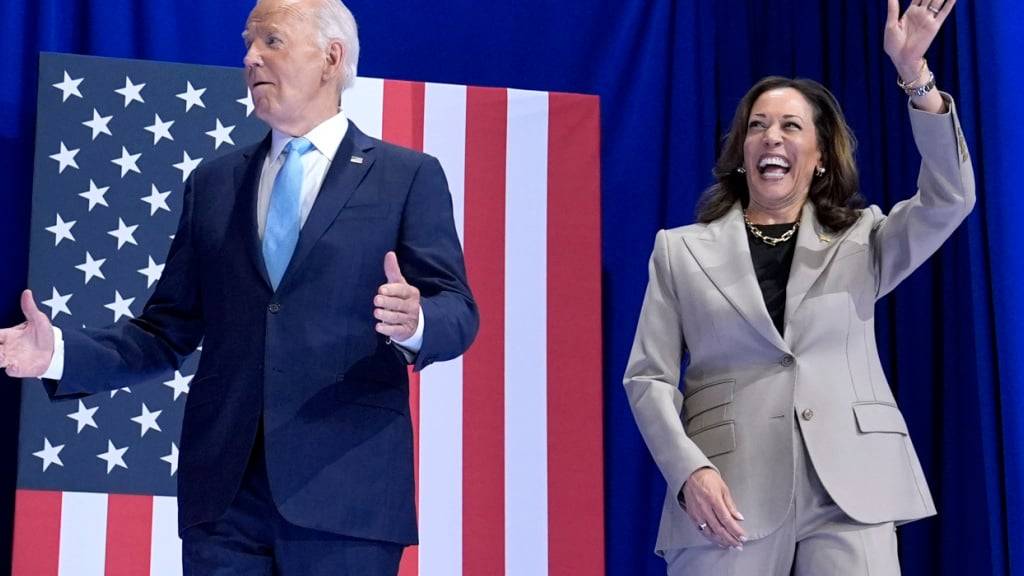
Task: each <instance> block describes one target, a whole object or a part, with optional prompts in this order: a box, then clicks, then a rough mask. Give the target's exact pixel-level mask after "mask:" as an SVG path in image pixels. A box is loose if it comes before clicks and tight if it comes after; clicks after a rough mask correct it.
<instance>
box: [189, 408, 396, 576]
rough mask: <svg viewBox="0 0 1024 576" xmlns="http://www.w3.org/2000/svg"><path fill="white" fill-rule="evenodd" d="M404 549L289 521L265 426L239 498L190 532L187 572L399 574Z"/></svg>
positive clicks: (206, 575) (213, 575) (218, 575)
mask: <svg viewBox="0 0 1024 576" xmlns="http://www.w3.org/2000/svg"><path fill="white" fill-rule="evenodd" d="M338 497H339V498H344V497H345V495H344V494H339V495H338ZM402 548H403V546H402V545H400V544H394V543H391V542H379V541H375V540H361V539H358V538H349V537H345V536H341V535H338V534H333V533H330V532H321V531H319V530H311V529H308V528H303V527H301V526H296V525H295V524H292V523H290V522H288V521H287V520H285V519H284V518H283V517H282V516H281V514H280V513H279V512H278V510H277V507H276V506H275V504H274V502H273V499H272V498H271V495H270V486H269V484H268V481H267V468H266V460H265V457H264V453H263V430H262V427H261V429H260V431H259V433H258V434H257V441H256V445H255V446H254V447H253V451H252V455H251V456H250V457H249V463H248V466H247V468H246V471H245V475H244V477H243V479H242V486H241V488H240V489H239V491H238V494H237V495H236V496H235V499H234V501H233V502H232V504H231V506H230V507H229V508H228V511H227V512H226V513H225V514H224V515H223V516H221V517H220V518H219V519H217V520H215V521H213V522H206V523H203V524H199V525H197V526H192V527H190V528H188V529H187V530H185V533H184V535H183V537H182V561H183V565H184V573H185V576H222V575H223V576H227V575H236V574H245V575H247V576H321V575H324V576H326V575H328V574H329V575H331V576H357V575H358V576H378V575H379V576H394V575H395V574H397V573H398V563H399V561H400V560H401V557H402Z"/></svg>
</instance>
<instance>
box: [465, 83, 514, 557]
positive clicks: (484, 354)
mask: <svg viewBox="0 0 1024 576" xmlns="http://www.w3.org/2000/svg"><path fill="white" fill-rule="evenodd" d="M507 116H508V93H507V92H506V91H505V90H503V89H493V88H475V87H470V88H469V89H468V91H467V94H466V183H465V190H466V198H465V228H464V230H465V252H466V268H467V273H468V275H469V284H470V286H472V287H473V295H474V296H475V297H476V303H477V306H478V307H479V309H480V332H479V334H477V337H476V342H475V343H474V344H473V346H472V347H471V348H470V349H469V351H468V352H466V354H465V356H464V358H463V383H464V392H463V394H464V397H463V406H464V407H463V463H462V468H463V476H462V490H463V492H462V502H463V505H462V518H463V527H462V533H463V570H462V573H463V574H467V575H469V574H472V575H477V574H482V575H491V574H504V573H505V465H504V462H505V162H506V152H505V147H506V137H507V130H508V127H507V120H506V118H507Z"/></svg>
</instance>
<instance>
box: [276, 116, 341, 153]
mask: <svg viewBox="0 0 1024 576" xmlns="http://www.w3.org/2000/svg"><path fill="white" fill-rule="evenodd" d="M347 132H348V118H347V117H346V116H345V113H344V112H342V111H341V110H339V111H338V113H337V114H335V115H334V116H331V117H330V118H328V119H327V120H324V121H323V122H321V123H320V124H318V125H317V126H316V127H314V128H313V129H312V130H310V131H309V132H307V133H306V134H305V135H304V138H306V139H307V140H309V141H310V142H312V143H313V147H314V148H316V149H317V151H319V152H320V153H321V154H323V155H324V156H325V157H326V158H327V161H328V162H333V161H334V154H335V152H337V151H338V146H340V145H341V141H342V140H343V139H344V138H345V134H346V133H347ZM292 139H293V137H292V136H289V135H288V134H285V133H284V132H279V131H277V130H274V131H273V132H272V136H271V141H270V160H271V162H272V163H273V162H276V161H277V157H278V156H280V155H281V151H282V150H284V147H285V146H287V145H288V143H289V142H291V141H292Z"/></svg>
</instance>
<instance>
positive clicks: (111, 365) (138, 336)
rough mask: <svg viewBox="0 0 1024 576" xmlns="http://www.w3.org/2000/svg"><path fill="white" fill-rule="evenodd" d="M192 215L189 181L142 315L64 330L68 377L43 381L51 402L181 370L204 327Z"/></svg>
mask: <svg viewBox="0 0 1024 576" xmlns="http://www.w3.org/2000/svg"><path fill="white" fill-rule="evenodd" d="M194 212H195V196H194V192H193V179H192V178H191V177H190V178H189V180H188V182H187V183H186V184H185V193H184V200H183V206H182V213H181V218H180V220H179V221H178V228H177V230H176V232H175V235H174V240H173V241H172V242H171V248H170V250H169V252H168V254H167V261H166V262H165V264H164V272H163V274H161V277H160V280H159V281H158V282H157V285H156V288H155V289H154V291H153V294H152V296H151V297H150V298H149V300H148V301H147V302H146V307H145V309H144V310H143V312H142V314H140V315H139V316H138V317H137V318H132V319H130V320H127V321H122V322H119V323H117V324H115V325H113V326H110V327H107V328H99V329H96V328H89V329H85V328H83V329H78V330H74V329H66V330H64V331H63V333H64V351H65V355H64V375H63V377H62V378H61V379H60V380H59V381H56V380H43V384H44V386H45V388H46V391H47V392H48V393H49V394H50V396H61V397H77V396H85V395H88V394H94V393H96V392H100V391H103V390H113V389H116V388H122V387H125V386H129V385H133V384H137V383H139V382H141V381H145V380H146V379H148V378H151V377H155V376H157V375H159V374H162V373H164V372H166V371H167V370H169V369H172V368H174V369H176V368H178V367H179V366H180V365H181V361H182V360H183V359H184V357H185V356H187V355H188V354H190V353H192V351H194V350H195V349H196V347H197V346H198V345H199V342H200V341H201V340H202V337H203V322H202V310H201V308H202V302H201V297H200V288H199V274H198V273H197V269H198V265H197V262H196V259H195V254H194V252H193V251H194V248H193V243H192V234H193V222H194Z"/></svg>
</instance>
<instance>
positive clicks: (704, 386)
mask: <svg viewBox="0 0 1024 576" xmlns="http://www.w3.org/2000/svg"><path fill="white" fill-rule="evenodd" d="M944 97H945V98H946V100H947V102H948V103H949V106H950V112H949V113H948V114H942V115H938V114H928V113H925V112H921V111H918V110H915V109H911V111H910V120H911V124H912V126H913V132H914V139H915V141H916V142H917V147H918V150H920V152H921V156H922V164H921V172H920V176H919V178H918V191H917V194H915V195H914V196H913V197H912V198H910V199H907V200H904V201H902V202H900V203H899V204H897V205H896V206H895V207H893V209H892V212H890V214H889V215H888V216H886V215H884V214H883V213H882V211H881V210H880V209H879V208H878V207H877V206H871V207H869V208H867V209H864V210H863V211H862V212H861V215H860V219H859V220H857V222H856V223H855V224H853V225H852V226H851V227H849V228H847V229H846V230H844V231H842V232H840V233H838V234H833V233H831V232H829V231H828V230H826V229H824V228H823V227H822V226H821V224H819V223H818V220H817V219H816V218H815V213H814V208H813V206H812V205H811V203H807V204H806V205H805V206H804V208H803V213H802V216H801V220H800V228H799V231H798V233H797V240H796V242H797V244H796V250H795V254H794V257H793V265H792V269H791V271H790V276H789V283H788V284H787V286H786V313H785V331H784V332H785V338H783V337H782V336H780V335H779V333H778V331H777V330H776V329H775V327H774V325H773V324H772V320H771V318H770V317H769V315H768V310H767V309H766V307H765V304H764V299H763V297H762V296H761V291H760V288H759V287H758V284H757V278H756V276H755V275H754V268H753V265H752V262H751V256H750V249H749V246H748V244H747V236H746V231H745V230H744V224H743V215H742V211H741V207H740V205H739V204H738V203H737V204H736V205H735V206H733V208H732V210H731V211H730V212H729V213H728V214H726V215H725V216H723V217H722V218H720V219H718V220H715V221H714V222H711V223H709V224H692V225H690V226H684V227H681V228H675V229H672V230H662V231H659V232H658V235H657V238H656V239H655V244H654V252H653V254H652V255H651V260H650V282H649V284H648V287H647V293H646V296H645V298H644V305H643V310H642V311H641V313H640V321H639V324H638V325H637V330H636V339H635V341H634V343H633V350H632V354H631V356H630V359H629V365H628V367H627V368H626V374H625V377H624V380H623V383H624V385H625V388H626V393H627V394H628V396H629V402H630V406H631V407H632V409H633V414H634V416H635V417H636V420H637V423H638V425H639V427H640V432H641V433H642V435H643V437H644V440H645V441H646V443H647V446H648V448H649V449H650V451H651V454H652V455H653V456H654V460H655V462H656V463H657V465H658V467H659V468H660V469H661V472H662V474H664V476H665V478H666V480H667V481H668V491H667V493H666V495H665V501H664V505H663V510H662V517H661V526H660V529H659V532H658V543H657V551H658V552H663V551H665V550H668V549H672V548H680V547H687V546H694V545H698V544H704V543H706V542H707V540H706V539H705V538H704V537H703V536H702V535H701V534H700V532H698V531H697V529H696V527H695V526H694V525H693V522H692V521H691V520H690V518H689V516H688V515H687V514H686V512H685V511H684V510H683V509H682V508H681V507H680V506H679V504H678V503H677V500H676V495H677V494H678V492H679V490H680V489H681V487H682V485H683V483H684V482H685V481H686V480H687V478H689V476H690V474H691V473H693V472H694V471H695V470H697V469H698V468H701V467H703V466H712V467H715V468H717V469H718V470H719V472H721V474H722V476H723V478H724V479H725V481H726V483H727V484H728V485H729V488H730V490H731V491H732V495H733V498H734V500H735V501H736V504H737V506H738V507H739V509H740V511H741V512H743V515H744V516H745V517H746V520H745V521H744V522H743V526H744V528H745V529H746V531H747V534H748V536H749V537H750V538H752V539H756V538H762V537H764V536H767V535H769V534H771V533H772V532H773V531H775V530H776V529H777V528H778V527H779V526H780V525H781V523H782V521H783V520H784V519H785V518H786V515H787V514H788V512H789V507H790V504H791V502H792V500H793V489H794V488H793V487H794V473H793V467H794V460H793V451H794V445H793V427H794V423H793V419H794V418H795V419H796V421H797V423H798V425H799V427H800V429H801V431H802V432H803V438H804V442H805V444H806V446H807V451H808V453H809V454H810V459H811V462H812V463H813V465H814V468H815V470H816V471H817V473H818V475H819V476H820V477H821V481H822V484H823V485H824V486H825V488H826V489H827V490H828V493H829V494H830V495H831V497H832V499H833V500H835V502H836V503H837V504H838V505H839V507H840V508H842V510H843V511H844V512H846V513H847V514H848V515H849V516H850V517H851V518H853V519H854V520H856V521H858V522H864V523H880V522H890V521H895V522H907V521H910V520H916V519H918V518H922V517H925V516H930V515H932V514H935V505H934V503H933V502H932V498H931V494H930V492H929V490H928V485H927V482H926V481H925V478H924V474H923V473H922V471H921V466H920V463H919V462H918V459H917V456H916V454H915V452H914V447H913V445H912V444H911V441H910V438H909V436H908V435H907V425H906V423H905V422H904V420H903V415H902V414H901V413H900V410H899V408H898V407H897V406H896V401H895V399H894V397H893V394H892V391H891V390H890V389H889V385H888V383H887V382H886V378H885V375H884V374H883V373H882V367H881V363H880V361H879V357H878V350H877V347H876V344H875V333H874V307H875V301H877V300H878V299H879V298H881V297H882V296H884V295H886V294H887V293H889V292H890V291H891V290H892V289H893V288H895V287H896V285H897V284H899V283H900V281H902V280H903V279H904V278H906V277H907V276H908V275H909V274H910V273H911V272H913V271H914V269H915V268H917V267H918V266H920V265H921V263H922V262H924V261H925V259H927V258H928V257H929V256H930V255H931V254H932V253H934V252H935V251H936V250H937V249H938V248H939V246H940V245H941V244H942V243H943V242H944V241H945V240H946V239H947V238H948V237H949V236H950V235H951V234H952V233H953V231H954V230H955V229H956V228H957V226H958V225H959V224H960V222H962V221H963V220H964V218H966V216H967V215H968V213H970V211H971V209H972V207H973V206H974V176H973V172H972V168H971V160H970V156H969V155H968V153H967V147H966V145H965V143H964V140H963V136H962V134H961V132H960V126H959V123H958V120H957V116H956V111H955V109H954V107H953V103H952V100H950V99H949V97H948V95H944ZM684 352H689V356H690V361H689V365H688V367H687V368H686V372H685V375H683V385H682V389H680V371H681V368H680V362H681V359H682V356H683V354H684Z"/></svg>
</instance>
